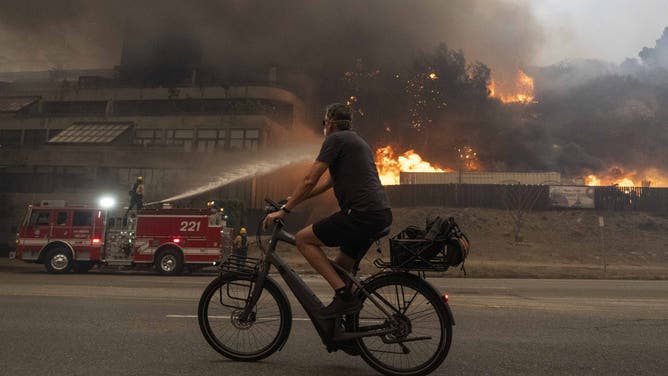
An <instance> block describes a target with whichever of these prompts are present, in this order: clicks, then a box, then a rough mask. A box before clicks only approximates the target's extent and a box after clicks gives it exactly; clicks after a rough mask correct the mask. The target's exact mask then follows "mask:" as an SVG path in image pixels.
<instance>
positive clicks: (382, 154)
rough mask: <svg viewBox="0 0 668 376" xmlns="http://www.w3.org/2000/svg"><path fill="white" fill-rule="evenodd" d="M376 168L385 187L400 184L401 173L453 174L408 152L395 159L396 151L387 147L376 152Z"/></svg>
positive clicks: (412, 152)
mask: <svg viewBox="0 0 668 376" xmlns="http://www.w3.org/2000/svg"><path fill="white" fill-rule="evenodd" d="M376 167H377V168H378V175H379V176H380V182H381V183H382V184H383V185H396V184H399V173H400V172H402V171H404V172H409V171H410V172H452V171H453V170H451V169H448V168H446V169H442V168H440V167H437V166H432V165H431V163H429V162H427V161H425V160H423V159H422V157H420V155H419V154H418V153H416V152H415V151H413V150H408V151H407V152H405V153H403V154H402V155H400V156H398V157H396V158H395V155H394V150H393V149H392V147H391V146H385V147H382V148H378V150H376Z"/></svg>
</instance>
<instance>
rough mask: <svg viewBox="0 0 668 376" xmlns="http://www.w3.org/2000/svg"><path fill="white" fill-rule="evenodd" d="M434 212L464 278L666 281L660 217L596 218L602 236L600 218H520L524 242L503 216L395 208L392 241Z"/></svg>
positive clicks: (664, 229) (667, 256)
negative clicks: (463, 245)
mask: <svg viewBox="0 0 668 376" xmlns="http://www.w3.org/2000/svg"><path fill="white" fill-rule="evenodd" d="M433 213H438V214H439V215H445V216H453V217H455V220H456V221H457V223H459V225H460V227H461V228H462V229H463V230H464V232H465V233H466V234H467V235H468V237H469V239H470V240H471V244H472V247H471V255H470V257H469V259H468V260H467V262H466V270H467V274H468V276H470V277H508V278H513V277H534V278H606V277H607V278H638V279H668V219H667V218H662V217H654V216H651V215H648V214H645V213H638V212H603V213H600V215H601V216H602V217H603V218H604V227H603V228H602V229H601V228H600V227H599V220H598V217H599V213H596V212H594V211H589V210H568V211H543V212H535V213H529V214H528V215H527V220H526V224H525V225H524V227H523V231H522V235H523V241H522V242H515V240H514V236H513V235H511V229H512V225H511V221H510V216H509V214H508V212H507V211H505V210H494V209H478V208H464V209H461V208H442V207H420V208H401V209H394V216H395V220H394V224H393V226H392V234H396V233H397V232H398V231H399V230H400V229H402V228H404V227H406V226H408V225H411V224H413V225H423V224H424V220H425V217H426V216H427V215H429V214H433ZM601 230H602V231H601ZM601 232H602V235H603V236H601ZM601 239H603V245H602V240H601ZM381 245H382V249H383V258H385V259H388V258H389V246H388V241H387V239H383V241H382V242H381ZM604 249H605V252H606V257H607V273H606V275H605V276H604V273H603V250H604ZM281 255H282V256H283V257H287V258H288V259H289V260H290V262H291V264H292V265H293V266H294V267H295V268H296V269H297V270H304V271H307V270H311V269H310V267H309V266H308V265H306V264H305V263H304V261H303V259H301V258H299V257H296V256H297V255H296V254H294V253H293V252H292V251H289V250H287V249H285V250H283V251H281ZM379 256H380V255H379V254H378V253H377V252H376V251H375V247H374V248H372V249H371V250H370V251H369V253H368V254H367V256H366V259H365V261H364V262H363V265H362V271H363V272H365V273H369V272H373V271H374V270H375V268H374V267H373V265H372V264H371V261H372V260H373V259H375V258H377V257H379ZM446 275H448V276H451V277H456V276H463V273H462V272H461V271H460V270H458V268H457V269H451V270H449V271H448V272H447V273H446Z"/></svg>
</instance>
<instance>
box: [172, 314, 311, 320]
mask: <svg viewBox="0 0 668 376" xmlns="http://www.w3.org/2000/svg"><path fill="white" fill-rule="evenodd" d="M166 317H167V318H168V319H184V318H185V319H196V318H197V315H166ZM209 317H210V318H214V319H229V318H230V316H209ZM292 321H311V319H309V318H304V317H293V318H292Z"/></svg>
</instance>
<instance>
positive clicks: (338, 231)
mask: <svg viewBox="0 0 668 376" xmlns="http://www.w3.org/2000/svg"><path fill="white" fill-rule="evenodd" d="M352 120H353V114H352V111H351V109H350V107H348V106H346V105H344V104H341V103H334V104H331V105H329V106H327V110H326V111H325V120H324V121H323V126H324V130H323V131H324V135H325V141H324V142H323V143H322V147H321V149H320V153H319V154H318V157H317V158H316V160H315V162H314V163H313V165H312V166H311V169H310V171H309V172H308V174H307V175H306V177H304V179H303V180H302V181H301V182H300V183H299V184H298V185H297V187H296V188H295V190H294V193H293V194H292V196H291V197H290V198H289V200H288V202H287V203H286V204H285V205H283V206H282V207H281V210H279V211H277V212H274V213H271V214H269V215H268V216H267V217H266V218H265V221H264V226H265V228H266V227H267V226H268V225H269V224H271V223H273V222H274V221H275V220H277V219H284V218H285V216H286V215H287V214H289V213H290V212H291V211H292V210H293V209H294V208H295V207H296V206H297V205H299V204H300V203H301V202H303V201H305V200H308V199H309V198H312V197H315V196H317V195H320V194H322V193H324V192H326V191H327V190H329V189H330V188H332V187H333V188H334V194H335V196H336V199H337V201H338V204H339V207H340V208H341V211H339V212H337V213H334V214H332V215H331V216H329V217H327V218H324V219H321V220H320V221H318V222H316V223H314V224H313V225H309V226H307V227H305V228H303V229H302V230H301V231H299V232H298V233H297V234H296V236H295V240H296V243H297V248H298V249H299V251H300V252H301V253H302V255H303V256H304V258H305V259H306V260H307V261H308V262H309V264H311V266H312V267H313V268H314V269H315V270H316V271H317V272H318V273H320V275H322V276H323V277H324V278H325V280H327V282H329V284H330V286H331V287H332V288H333V289H334V299H333V300H332V303H330V304H329V305H328V306H327V307H324V308H323V309H322V311H321V312H320V313H319V316H320V317H321V318H336V317H338V316H340V315H343V314H349V313H354V312H357V311H359V310H360V309H361V308H362V303H361V301H360V300H359V299H358V298H357V297H356V296H355V295H354V294H353V292H352V291H351V290H350V287H349V286H346V284H345V283H344V282H343V280H342V279H341V277H340V276H339V275H338V274H337V272H336V271H335V269H334V267H333V266H332V265H331V264H330V261H329V259H328V258H327V256H326V255H325V253H324V252H323V251H322V249H321V247H322V246H327V247H340V248H341V252H340V253H339V254H338V255H337V257H336V259H335V262H336V263H337V264H339V265H341V266H342V267H344V268H346V269H348V270H350V269H352V268H353V265H355V262H357V261H359V260H360V259H361V258H362V257H364V254H365V253H366V252H367V250H368V249H369V247H370V246H371V244H372V243H373V241H374V239H373V237H374V235H376V234H378V233H379V232H380V231H382V230H383V229H385V228H386V227H388V226H390V224H391V223H392V211H391V209H390V204H389V200H388V199H387V195H386V194H385V189H384V188H383V186H382V184H381V183H380V178H379V177H378V170H377V169H376V164H375V163H374V158H373V152H372V150H371V148H370V147H369V145H368V144H367V143H366V141H364V139H363V138H362V137H360V136H359V135H358V134H357V133H356V132H355V131H354V130H353V128H352ZM328 169H329V176H325V178H323V179H322V181H320V180H321V177H322V176H323V174H324V173H325V171H326V170H328ZM318 183H319V184H318Z"/></svg>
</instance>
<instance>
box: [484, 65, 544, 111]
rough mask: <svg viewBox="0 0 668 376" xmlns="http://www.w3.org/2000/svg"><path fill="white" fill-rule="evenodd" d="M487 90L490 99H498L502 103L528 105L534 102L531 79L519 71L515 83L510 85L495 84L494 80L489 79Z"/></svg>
mask: <svg viewBox="0 0 668 376" xmlns="http://www.w3.org/2000/svg"><path fill="white" fill-rule="evenodd" d="M487 90H489V96H490V97H492V98H498V99H499V100H501V102H503V103H522V104H529V103H533V102H534V87H533V78H531V77H529V76H528V75H527V74H526V73H524V72H523V71H522V70H521V69H518V70H517V75H516V78H515V81H514V82H513V83H511V84H503V83H499V84H497V83H496V82H495V81H494V79H490V83H489V85H488V86H487Z"/></svg>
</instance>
